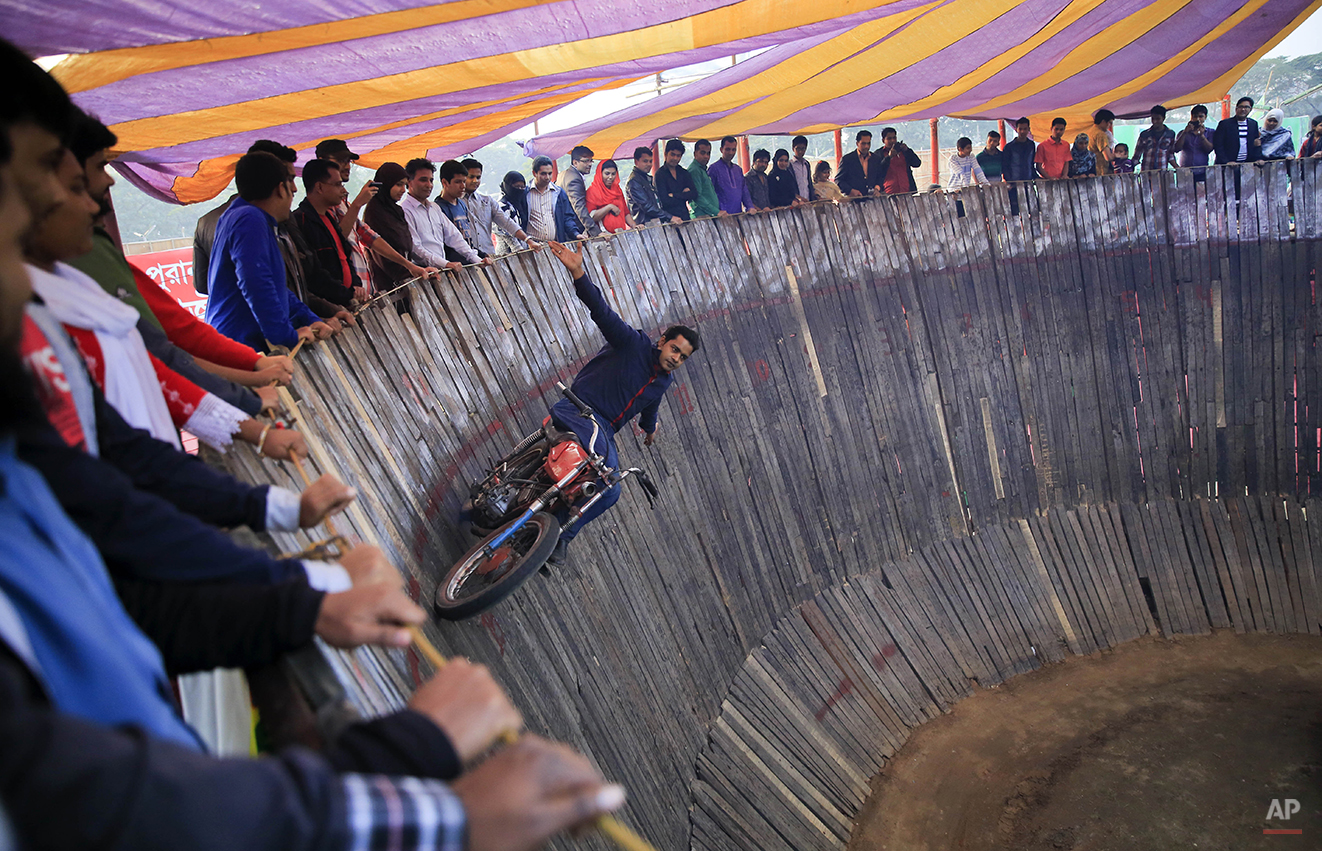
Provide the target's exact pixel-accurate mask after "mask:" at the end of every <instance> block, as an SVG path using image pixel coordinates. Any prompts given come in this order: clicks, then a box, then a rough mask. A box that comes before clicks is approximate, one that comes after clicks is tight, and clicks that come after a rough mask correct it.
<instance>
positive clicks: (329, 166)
mask: <svg viewBox="0 0 1322 851" xmlns="http://www.w3.org/2000/svg"><path fill="white" fill-rule="evenodd" d="M303 188H304V190H306V191H307V197H305V198H304V199H303V201H302V203H300V204H299V205H298V207H297V208H296V209H295V210H294V212H293V213H292V214H291V215H290V217H289V218H290V221H291V222H293V224H294V226H295V227H297V228H298V230H299V232H300V233H302V234H303V240H304V241H305V242H306V243H307V245H308V247H309V248H311V249H312V254H313V257H315V258H316V264H315V265H316V269H315V270H314V269H308V270H307V271H308V272H309V279H308V281H307V286H308V290H309V291H311V292H313V293H315V294H317V295H319V296H321V297H322V298H324V299H326V300H327V301H331V302H334V303H335V304H339V305H342V306H345V307H348V306H349V305H350V304H352V303H353V300H354V299H355V298H357V299H358V300H359V301H367V290H366V289H365V288H364V287H363V282H362V281H360V280H358V273H357V272H356V271H354V268H353V261H352V260H351V259H350V254H351V253H352V251H353V249H352V248H350V247H349V243H348V242H347V241H346V240H345V238H344V235H343V234H341V233H340V225H339V223H338V222H337V221H335V219H334V218H332V217H331V214H330V211H331V210H333V209H334V208H335V207H338V206H339V204H340V202H341V201H343V200H344V199H345V198H346V197H347V196H348V194H349V193H348V190H346V189H345V188H344V181H343V180H342V179H341V178H340V167H339V165H337V164H336V163H335V162H334V161H332V160H312V161H311V162H309V163H308V164H307V165H305V166H303ZM317 270H319V271H317Z"/></svg>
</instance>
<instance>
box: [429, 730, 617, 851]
mask: <svg viewBox="0 0 1322 851" xmlns="http://www.w3.org/2000/svg"><path fill="white" fill-rule="evenodd" d="M452 788H453V789H454V791H455V794H457V795H458V796H459V799H460V800H461V801H463V804H464V812H465V814H466V815H467V816H468V847H469V849H470V851H532V849H534V848H540V847H541V846H542V843H544V842H545V841H546V840H548V839H550V838H551V837H552V836H554V835H555V834H557V833H559V832H560V831H562V830H565V829H567V828H571V827H577V826H580V825H585V824H587V823H588V822H590V821H592V820H593V819H595V818H597V817H599V816H602V815H605V814H606V813H609V812H613V811H615V810H617V809H619V808H620V807H621V806H622V805H623V804H624V789H623V788H621V787H620V786H616V785H614V784H610V783H607V782H606V781H604V780H603V779H602V778H601V775H600V774H598V773H597V771H596V769H594V768H593V767H592V765H591V763H589V762H588V761H587V760H586V759H584V758H583V757H582V756H580V755H578V754H576V753H574V752H573V751H572V750H570V749H569V748H567V747H565V746H564V745H559V744H554V743H552V742H548V741H546V740H545V739H541V738H538V737H536V736H525V737H523V738H522V739H520V740H519V741H518V742H517V743H515V744H513V745H511V746H510V747H508V748H506V749H505V750H503V751H501V752H500V753H498V754H496V755H495V756H493V757H492V758H491V759H489V760H487V761H486V762H484V763H482V764H481V765H480V766H478V767H477V768H475V769H473V770H472V771H469V772H466V773H464V774H463V776H461V777H460V778H459V779H458V780H456V781H455V782H454V784H453V786H452Z"/></svg>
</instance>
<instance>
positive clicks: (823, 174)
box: [812, 160, 845, 201]
mask: <svg viewBox="0 0 1322 851" xmlns="http://www.w3.org/2000/svg"><path fill="white" fill-rule="evenodd" d="M812 188H813V190H814V191H816V193H817V197H818V198H826V199H827V200H830V201H844V200H845V193H843V192H841V191H840V187H839V186H836V185H835V181H833V180H831V164H830V163H828V162H827V161H826V160H819V161H818V163H817V167H816V168H815V169H813V176H812Z"/></svg>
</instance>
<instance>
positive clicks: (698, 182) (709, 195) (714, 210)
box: [688, 139, 721, 219]
mask: <svg viewBox="0 0 1322 851" xmlns="http://www.w3.org/2000/svg"><path fill="white" fill-rule="evenodd" d="M709 162H711V142H709V141H707V140H706V139H699V140H698V141H697V142H695V143H694V145H693V162H691V163H689V169H688V171H689V177H692V178H693V185H694V187H696V188H697V190H698V197H697V198H696V199H695V200H693V201H690V202H689V204H690V209H692V211H693V218H695V219H696V218H700V217H702V216H715V215H719V214H720V212H721V202H720V199H718V198H717V197H716V186H715V184H713V183H712V182H711V175H709V174H707V163H709Z"/></svg>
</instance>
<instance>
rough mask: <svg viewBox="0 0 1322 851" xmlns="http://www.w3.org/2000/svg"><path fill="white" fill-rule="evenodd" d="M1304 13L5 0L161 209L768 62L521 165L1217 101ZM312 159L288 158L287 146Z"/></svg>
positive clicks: (979, 5)
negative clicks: (250, 170)
mask: <svg viewBox="0 0 1322 851" xmlns="http://www.w3.org/2000/svg"><path fill="white" fill-rule="evenodd" d="M1307 8H1308V4H1307V3H1306V2H1305V0H1251V2H1231V0H1202V2H1200V3H1198V4H1192V3H1186V2H1179V0H1164V2H1158V0H1075V2H1068V0H928V2H923V0H893V2H886V3H883V2H868V0H817V2H814V3H796V4H786V3H784V2H782V0H703V2H698V0H672V2H670V3H665V4H657V3H655V2H651V3H641V2H637V0H618V1H617V0H612V2H606V0H560V2H550V3H546V2H537V0H449V2H440V3H434V2H433V3H423V2H419V0H395V2H384V0H337V2H335V3H330V2H325V0H284V1H283V2H281V3H266V4H257V3H253V2H235V0H216V2H211V3H205V4H197V3H189V4H182V3H174V2H168V0H78V2H74V0H42V1H41V2H35V0H17V2H9V3H7V4H6V30H7V32H6V37H7V38H10V39H11V40H13V41H14V42H15V43H17V44H19V46H21V47H23V48H24V49H26V50H28V51H29V52H30V53H32V54H33V55H47V54H52V53H71V54H74V55H71V56H70V57H68V58H67V59H65V60H64V61H63V62H61V63H60V64H59V65H57V66H56V68H55V69H54V71H53V72H52V73H54V74H55V76H56V77H57V79H59V80H60V81H61V83H63V84H64V85H65V87H66V88H68V89H69V91H70V92H71V93H72V94H73V96H74V99H75V100H76V101H77V102H78V103H79V104H80V105H81V106H83V107H84V108H85V109H87V110H89V111H91V112H93V113H95V114H97V115H98V116H99V117H100V118H101V119H102V120H103V121H105V122H106V123H107V124H108V125H110V126H111V129H113V130H114V131H115V133H116V134H117V135H118V136H119V139H120V145H119V148H120V157H119V162H118V167H119V169H120V170H121V172H123V173H124V174H125V175H126V176H129V178H130V179H131V180H132V181H133V182H134V183H135V184H136V185H139V186H142V187H144V188H146V189H147V190H148V191H149V192H151V193H152V194H154V195H157V196H158V197H162V198H165V199H167V200H171V201H177V202H182V203H189V202H194V201H202V200H206V199H208V198H211V197H214V196H215V195H216V194H218V193H219V192H220V191H222V190H223V189H224V187H225V185H226V184H227V183H228V182H229V179H230V175H231V174H232V170H233V162H234V161H235V159H237V157H238V156H239V155H240V154H241V153H242V152H243V151H244V150H246V149H247V147H248V146H249V145H250V144H251V143H252V142H254V141H256V140H257V139H261V138H272V139H278V140H280V141H281V142H283V143H285V144H288V145H290V146H291V147H294V148H296V149H298V150H300V151H302V152H308V153H310V152H309V149H310V148H311V147H313V146H314V145H315V144H316V142H317V141H319V140H320V139H323V138H327V137H339V138H343V139H346V140H348V141H349V142H350V145H351V147H352V148H353V149H354V150H355V151H358V152H360V153H362V154H363V158H362V161H361V162H362V163H363V164H364V165H369V166H372V165H377V164H379V163H381V162H384V161H386V160H398V161H401V162H402V161H405V160H407V159H410V158H412V157H415V156H427V157H430V158H432V159H443V158H448V157H451V156H455V155H459V154H463V153H467V152H469V151H472V150H475V149H476V148H477V147H480V146H481V145H482V144H485V143H486V142H489V141H493V140H496V139H499V138H501V137H503V136H505V135H507V134H508V133H510V132H512V131H513V130H515V129H517V128H519V127H523V126H526V125H527V124H529V123H531V122H532V121H534V120H536V119H538V118H540V117H542V116H544V115H547V114H549V113H550V112H553V111H554V110H556V109H558V108H560V107H561V106H564V105H565V104H567V103H571V102H573V101H574V100H577V99H578V98H581V97H584V96H586V95H588V94H591V93H593V92H598V91H605V90H609V89H613V88H617V87H619V86H623V85H625V84H627V83H629V82H632V81H634V80H637V79H640V78H643V77H646V76H650V75H652V74H655V73H658V72H662V71H666V70H669V69H672V68H676V67H680V66H683V65H689V64H693V63H697V62H704V61H708V60H713V59H720V58H724V57H728V56H731V55H734V54H736V53H749V52H755V51H765V52H762V53H760V54H759V55H757V56H754V57H753V58H751V59H749V60H747V61H745V62H742V63H740V64H738V65H736V66H734V67H732V68H728V69H725V70H723V71H721V72H720V73H718V74H716V75H714V76H712V77H709V78H707V79H705V80H701V81H699V82H696V83H693V84H691V85H688V86H684V87H681V88H678V89H675V90H672V91H670V92H668V93H667V94H665V95H663V96H661V97H659V98H656V99H654V100H651V101H648V102H647V103H644V104H640V105H638V106H636V107H632V108H630V109H627V110H624V111H622V112H619V113H615V114H614V115H610V116H606V117H605V118H602V119H597V120H595V121H592V122H589V123H587V124H584V125H582V126H580V127H578V128H574V129H573V130H570V131H563V132H557V133H554V134H548V135H546V136H543V137H540V138H538V139H535V140H533V141H532V142H530V143H529V144H528V146H527V150H528V152H529V153H547V154H551V155H558V154H561V153H564V152H565V151H567V150H568V149H569V148H570V147H572V146H573V145H574V144H576V143H578V142H583V141H586V142H587V144H589V145H590V146H592V147H593V148H594V149H596V150H598V151H620V150H625V151H627V150H628V149H630V148H632V147H633V146H634V145H636V144H650V142H651V141H652V140H654V139H656V138H658V137H662V136H669V135H680V136H690V137H692V136H697V135H708V136H720V135H725V134H727V133H728V134H740V133H747V132H755V133H794V132H799V131H804V132H812V131H821V130H827V129H832V128H834V127H839V126H841V125H848V124H858V123H871V122H875V121H885V120H901V119H905V118H921V117H928V116H935V115H943V114H944V115H966V116H976V117H993V116H994V117H1002V116H1013V115H1017V114H1019V113H1028V114H1034V113H1046V112H1059V113H1062V114H1067V115H1070V116H1076V115H1086V114H1087V113H1089V112H1090V111H1091V110H1092V109H1095V108H1097V107H1099V106H1110V107H1111V108H1112V109H1116V111H1118V112H1139V111H1144V110H1146V108H1147V107H1148V106H1150V105H1151V104H1152V103H1154V102H1159V101H1160V102H1166V103H1167V104H1176V103H1181V102H1184V103H1187V102H1191V101H1193V100H1215V99H1217V98H1219V97H1220V96H1221V94H1223V93H1224V89H1225V87H1226V86H1228V85H1230V83H1231V82H1233V80H1234V79H1236V78H1237V77H1238V75H1239V74H1241V73H1242V72H1243V69H1244V68H1246V67H1247V64H1251V62H1252V61H1254V60H1255V59H1256V58H1257V57H1258V56H1260V55H1261V54H1262V53H1263V52H1264V51H1265V50H1266V49H1267V48H1268V47H1269V46H1270V45H1271V43H1273V42H1274V41H1275V40H1277V39H1278V38H1279V37H1282V36H1283V35H1284V34H1285V33H1287V32H1288V31H1289V30H1290V29H1292V28H1293V27H1294V26H1296V25H1297V24H1298V23H1299V22H1300V21H1301V20H1302V18H1303V17H1304V16H1306V11H1307ZM306 155H308V154H307V153H305V154H304V156H306Z"/></svg>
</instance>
